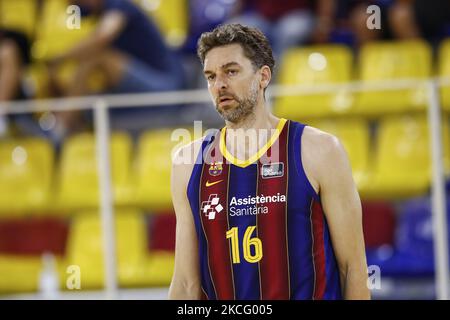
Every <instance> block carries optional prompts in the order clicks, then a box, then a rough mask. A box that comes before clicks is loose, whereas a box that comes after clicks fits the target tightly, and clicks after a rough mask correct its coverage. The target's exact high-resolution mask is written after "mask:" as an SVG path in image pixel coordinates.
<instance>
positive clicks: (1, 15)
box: [0, 0, 37, 39]
mask: <svg viewBox="0 0 450 320" xmlns="http://www.w3.org/2000/svg"><path fill="white" fill-rule="evenodd" d="M36 18H37V1H36V0H14V1H11V0H1V1H0V27H2V28H8V29H11V30H16V31H20V32H23V33H24V34H26V35H27V36H28V38H29V39H32V38H33V35H34V30H35V29H36V21H37V19H36Z"/></svg>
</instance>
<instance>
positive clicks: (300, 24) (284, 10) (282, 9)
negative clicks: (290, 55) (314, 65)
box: [229, 0, 314, 56]
mask: <svg viewBox="0 0 450 320" xmlns="http://www.w3.org/2000/svg"><path fill="white" fill-rule="evenodd" d="M313 11H314V8H313V3H312V1H310V0H283V1H273V0H240V1H236V5H235V11H234V15H233V17H232V18H231V20H230V21H229V23H240V24H243V25H248V26H251V27H256V28H259V29H260V30H261V31H262V32H263V33H264V34H266V35H267V37H268V38H269V41H270V42H271V45H272V48H273V52H274V54H275V56H280V55H281V54H282V53H283V51H284V50H285V49H287V48H289V47H292V46H295V45H299V44H302V43H304V42H306V41H307V40H309V36H310V34H311V32H312V31H313V28H314V12H313Z"/></svg>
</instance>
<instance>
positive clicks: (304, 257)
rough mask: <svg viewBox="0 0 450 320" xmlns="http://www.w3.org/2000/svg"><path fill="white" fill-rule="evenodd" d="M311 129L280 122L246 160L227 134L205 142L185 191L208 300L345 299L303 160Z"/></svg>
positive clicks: (224, 131)
mask: <svg viewBox="0 0 450 320" xmlns="http://www.w3.org/2000/svg"><path fill="white" fill-rule="evenodd" d="M304 127H305V125H304V124H301V123H298V122H294V121H288V120H285V119H281V120H280V122H279V124H278V126H277V129H276V130H275V133H274V134H273V135H272V136H271V138H270V139H269V141H268V143H267V144H266V146H264V147H263V148H262V149H260V150H259V152H258V153H257V154H256V155H255V156H253V157H252V158H250V159H249V160H248V161H245V162H244V161H240V162H239V159H236V158H234V157H233V155H231V154H230V153H229V152H228V151H227V149H226V143H225V141H226V128H223V129H222V130H221V131H218V132H216V133H215V134H211V135H209V136H207V137H206V138H205V139H204V140H203V142H202V147H201V151H200V152H199V155H198V157H197V161H196V163H195V165H194V167H193V171H192V174H191V177H190V180H189V184H188V187H187V196H188V199H189V203H190V207H191V210H192V214H193V217H194V222H195V229H196V233H197V239H198V245H199V246H198V253H199V266H200V275H201V286H202V290H203V294H204V298H206V299H239V300H243V299H252V300H255V299H341V287H340V282H339V270H338V268H337V262H336V258H335V254H334V252H333V247H332V245H331V239H330V234H329V230H328V226H327V222H326V219H325V216H324V214H323V211H322V208H321V205H320V196H319V195H318V194H317V193H316V192H315V190H314V189H313V187H312V186H311V184H310V182H309V180H308V178H307V177H306V174H305V171H304V169H303V165H302V161H301V151H302V149H301V137H302V133H303V129H304Z"/></svg>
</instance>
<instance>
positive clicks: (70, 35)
mask: <svg viewBox="0 0 450 320" xmlns="http://www.w3.org/2000/svg"><path fill="white" fill-rule="evenodd" d="M68 6H69V2H68V1H66V0H46V1H44V3H43V7H42V9H41V10H42V12H41V19H40V22H39V25H38V28H37V30H36V42H35V43H34V45H33V51H32V54H33V57H34V58H35V59H39V60H41V59H42V60H45V59H49V58H53V57H55V56H56V55H58V54H61V53H62V52H64V51H66V50H68V49H70V48H71V47H72V46H73V45H74V44H76V43H77V42H79V41H80V40H82V39H83V38H85V37H86V36H87V35H88V34H90V33H91V32H92V31H93V30H94V27H95V24H96V20H95V19H93V18H91V17H88V18H84V19H82V20H81V25H80V28H79V29H77V28H73V29H70V28H68V25H67V24H68V22H70V21H71V20H70V19H68V17H69V14H68V13H67V8H68Z"/></svg>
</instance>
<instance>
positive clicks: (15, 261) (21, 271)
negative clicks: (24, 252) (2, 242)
mask: <svg viewBox="0 0 450 320" xmlns="http://www.w3.org/2000/svg"><path fill="white" fill-rule="evenodd" d="M41 271H42V260H41V258H40V257H36V256H20V255H5V254H2V255H0V274H1V277H0V293H1V294H11V293H20V292H35V291H36V290H37V289H38V287H39V275H40V272H41Z"/></svg>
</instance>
